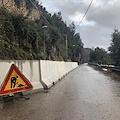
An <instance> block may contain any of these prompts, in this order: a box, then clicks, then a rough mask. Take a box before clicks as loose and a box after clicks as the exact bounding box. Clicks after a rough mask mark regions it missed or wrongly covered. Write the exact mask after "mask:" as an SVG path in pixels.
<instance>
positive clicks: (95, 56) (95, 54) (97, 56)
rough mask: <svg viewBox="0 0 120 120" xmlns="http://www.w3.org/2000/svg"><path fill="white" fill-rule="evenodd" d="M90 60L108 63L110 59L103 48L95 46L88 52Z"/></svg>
mask: <svg viewBox="0 0 120 120" xmlns="http://www.w3.org/2000/svg"><path fill="white" fill-rule="evenodd" d="M90 62H95V63H99V64H110V63H111V59H110V56H109V54H108V53H107V52H106V51H105V50H104V49H102V48H99V47H97V48H95V49H94V50H91V52H90Z"/></svg>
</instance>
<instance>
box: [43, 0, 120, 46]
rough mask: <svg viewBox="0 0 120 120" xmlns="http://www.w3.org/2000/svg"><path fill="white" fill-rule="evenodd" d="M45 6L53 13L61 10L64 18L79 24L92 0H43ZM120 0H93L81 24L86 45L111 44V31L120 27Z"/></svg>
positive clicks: (80, 29) (68, 22)
mask: <svg viewBox="0 0 120 120" xmlns="http://www.w3.org/2000/svg"><path fill="white" fill-rule="evenodd" d="M42 2H43V6H45V7H46V9H47V10H48V11H49V12H50V13H51V12H52V13H54V12H58V11H61V13H62V16H63V20H64V21H66V22H67V24H70V23H71V22H73V21H74V22H75V25H76V26H77V25H79V22H80V21H81V19H82V17H83V15H84V13H85V11H86V9H87V8H88V5H89V4H90V2H91V0H62V1H60V0H54V1H53V0H42ZM119 10H120V1H119V0H93V3H92V5H91V7H90V9H89V11H88V13H87V15H86V16H85V18H84V20H83V21H82V23H81V24H80V26H79V28H78V29H77V32H80V34H81V37H82V41H83V43H84V45H85V47H94V46H95V47H96V46H101V47H102V46H103V47H104V48H107V46H109V45H110V39H111V33H112V32H113V29H114V28H115V27H117V28H120V15H119Z"/></svg>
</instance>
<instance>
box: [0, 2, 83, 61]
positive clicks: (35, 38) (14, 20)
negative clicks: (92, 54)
mask: <svg viewBox="0 0 120 120" xmlns="http://www.w3.org/2000/svg"><path fill="white" fill-rule="evenodd" d="M31 1H32V2H33V4H34V5H35V6H36V7H37V9H38V10H36V9H35V8H34V6H33V4H32V3H31V2H30V1H29V2H28V0H11V1H9V0H0V59H2V60H4V59H17V60H18V59H20V60H21V59H24V60H26V59H36V60H37V59H48V60H69V61H80V59H81V53H82V48H83V43H82V41H81V38H80V34H79V33H75V25H74V23H71V24H70V25H69V26H67V25H66V23H65V22H64V21H63V20H62V15H61V12H58V13H54V14H53V15H51V14H50V13H49V12H48V11H46V8H45V7H43V6H41V5H39V4H38V2H37V1H36V0H31ZM39 11H40V12H39ZM66 39H67V46H66Z"/></svg>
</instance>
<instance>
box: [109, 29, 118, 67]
mask: <svg viewBox="0 0 120 120" xmlns="http://www.w3.org/2000/svg"><path fill="white" fill-rule="evenodd" d="M111 37H112V40H111V46H110V47H109V51H110V53H111V57H112V59H113V61H114V62H115V65H120V32H119V31H118V29H115V30H114V32H113V33H112V35H111Z"/></svg>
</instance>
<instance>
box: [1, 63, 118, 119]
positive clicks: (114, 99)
mask: <svg viewBox="0 0 120 120" xmlns="http://www.w3.org/2000/svg"><path fill="white" fill-rule="evenodd" d="M27 97H30V100H24V99H21V100H14V101H12V102H8V103H4V102H3V101H0V120H120V81H116V80H114V79H112V78H110V77H109V76H106V75H105V74H103V73H101V72H99V71H96V70H94V69H93V68H91V67H89V66H87V65H86V64H84V65H81V66H80V67H78V68H77V69H75V70H74V71H72V72H71V73H70V74H68V75H67V76H66V77H65V78H64V79H63V80H61V81H60V82H59V83H57V84H56V85H55V86H54V87H52V88H51V89H50V90H49V91H48V93H44V92H40V93H36V94H32V95H28V96H27Z"/></svg>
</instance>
